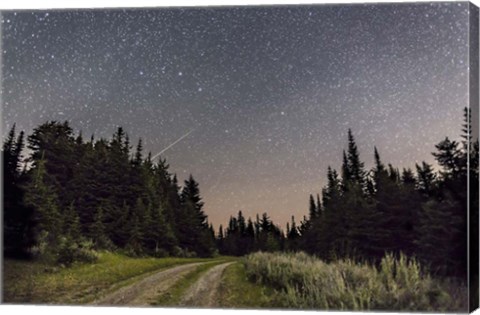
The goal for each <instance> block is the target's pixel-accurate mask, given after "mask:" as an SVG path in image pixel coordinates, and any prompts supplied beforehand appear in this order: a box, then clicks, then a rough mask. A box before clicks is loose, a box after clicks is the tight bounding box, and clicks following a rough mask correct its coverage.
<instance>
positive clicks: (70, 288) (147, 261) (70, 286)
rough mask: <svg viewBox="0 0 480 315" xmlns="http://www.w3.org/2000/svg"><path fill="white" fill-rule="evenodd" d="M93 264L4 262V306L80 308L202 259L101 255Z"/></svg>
mask: <svg viewBox="0 0 480 315" xmlns="http://www.w3.org/2000/svg"><path fill="white" fill-rule="evenodd" d="M99 256H100V257H99V260H98V261H97V262H96V263H93V264H86V263H85V264H74V265H72V266H71V267H69V268H55V267H51V266H48V265H45V264H42V263H40V262H26V261H18V260H9V259H6V260H5V261H4V270H3V271H4V272H3V275H4V283H3V289H4V296H3V301H4V303H36V304H44V303H49V304H50V303H51V304H83V303H87V302H89V301H91V300H93V299H94V298H95V297H97V296H99V294H104V293H106V292H110V291H112V290H115V289H117V288H119V287H121V286H124V285H128V284H130V283H132V282H134V281H136V280H138V279H141V278H143V277H145V276H148V275H149V274H151V273H153V272H156V271H159V270H162V269H166V268H169V267H173V266H177V265H181V264H186V263H192V262H202V261H211V259H203V258H131V257H127V256H124V255H121V254H117V253H110V252H102V253H100V254H99Z"/></svg>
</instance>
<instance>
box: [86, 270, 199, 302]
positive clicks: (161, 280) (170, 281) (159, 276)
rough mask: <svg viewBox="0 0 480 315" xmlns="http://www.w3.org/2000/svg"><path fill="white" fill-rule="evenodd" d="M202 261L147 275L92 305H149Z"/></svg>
mask: <svg viewBox="0 0 480 315" xmlns="http://www.w3.org/2000/svg"><path fill="white" fill-rule="evenodd" d="M202 264H204V263H194V264H187V265H181V266H177V267H173V268H170V269H167V270H163V271H160V272H158V273H155V274H153V275H151V276H148V277H146V278H144V279H142V280H140V281H138V282H135V283H134V284H131V285H128V286H126V287H123V288H121V289H119V290H117V291H115V292H112V293H110V294H107V295H106V296H104V297H103V298H100V299H98V300H96V301H94V302H93V303H92V304H93V305H128V306H149V305H150V303H152V302H154V299H155V297H157V296H159V295H160V294H162V293H163V292H166V291H167V290H168V289H169V288H170V287H171V286H173V285H174V284H175V283H176V282H177V281H178V280H180V279H181V278H182V277H183V276H185V275H186V274H188V273H189V272H191V271H193V270H195V268H196V267H197V266H199V265H202Z"/></svg>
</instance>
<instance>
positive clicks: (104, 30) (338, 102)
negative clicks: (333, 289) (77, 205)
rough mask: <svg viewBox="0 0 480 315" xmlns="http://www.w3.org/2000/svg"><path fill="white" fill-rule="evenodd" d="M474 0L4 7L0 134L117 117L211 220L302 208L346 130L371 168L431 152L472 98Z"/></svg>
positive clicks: (411, 161) (97, 129) (279, 215)
mask: <svg viewBox="0 0 480 315" xmlns="http://www.w3.org/2000/svg"><path fill="white" fill-rule="evenodd" d="M468 8H469V4H468V3H466V2H455V3H443V4H442V3H432V4H428V3H418V4H413V3H410V4H407V3H405V4H396V5H387V4H376V5H374V4H368V5H360V4H355V5H315V6H287V7H237V8H189V9H180V8H173V9H141V10H93V11H92V10H83V11H68V10H64V11H5V12H3V13H2V24H1V26H2V47H1V49H2V58H3V61H2V71H3V72H2V75H3V76H2V109H3V113H2V116H3V133H5V131H6V130H8V129H9V128H10V127H11V126H12V124H13V123H17V127H18V128H20V129H24V130H26V131H27V132H31V130H32V129H33V128H34V127H35V126H37V125H39V124H41V123H43V122H45V121H46V120H53V119H54V120H69V121H71V123H72V125H73V127H74V128H75V129H76V130H82V132H83V134H84V135H85V136H89V135H90V134H92V133H94V134H95V136H96V137H110V136H111V135H112V134H113V133H114V131H115V129H116V127H117V126H118V125H121V126H123V127H124V128H125V129H126V130H127V131H128V133H129V136H130V138H131V139H132V142H134V144H135V142H136V140H137V139H138V138H139V137H141V138H142V139H143V140H144V143H145V147H146V150H147V151H151V152H152V153H153V154H155V153H157V152H160V151H161V150H162V149H164V148H166V147H167V146H168V145H169V144H171V143H172V142H174V141H175V140H177V139H179V138H180V137H182V136H183V135H185V134H187V133H188V132H189V131H192V130H193V131H192V132H191V133H190V134H189V135H188V136H186V137H185V138H184V139H182V140H181V141H179V142H178V143H176V144H175V145H174V146H173V147H171V148H170V149H169V150H167V151H166V152H165V153H164V154H163V156H164V157H166V158H167V160H168V162H169V163H170V165H171V168H172V170H173V171H175V172H177V173H178V176H179V178H180V179H182V180H183V179H185V178H186V177H187V176H188V174H189V173H193V175H194V177H195V178H196V179H197V180H198V181H199V182H200V190H201V194H202V196H203V197H204V201H205V211H206V213H207V214H208V215H209V218H210V221H212V222H213V223H214V224H215V225H218V224H220V223H225V222H226V221H227V220H228V217H229V216H230V215H231V214H234V213H236V212H237V211H238V210H243V211H244V213H245V214H246V215H247V216H254V215H255V214H256V213H261V212H264V211H267V212H268V213H269V215H270V216H271V217H272V218H273V219H274V220H275V221H278V222H279V223H281V224H282V225H283V224H284V223H285V222H286V221H287V220H289V217H290V215H291V214H294V215H295V216H296V217H297V221H299V219H300V218H301V217H302V216H303V215H304V214H306V213H307V211H308V195H309V194H310V193H312V194H316V193H319V192H321V188H322V187H323V185H324V184H325V177H326V169H327V166H328V165H331V166H332V167H334V168H339V166H340V162H341V154H342V150H343V148H344V147H345V146H346V134H347V129H348V128H351V129H352V130H353V133H354V135H355V137H356V140H357V142H358V146H359V149H360V153H361V158H362V159H363V160H364V161H365V162H366V165H367V166H368V167H370V166H371V165H372V160H373V146H374V145H376V146H377V147H378V149H379V151H380V154H381V156H382V159H383V160H384V161H385V162H391V163H393V164H394V165H395V166H398V167H414V165H415V162H420V161H422V160H427V161H429V162H433V159H432V157H431V154H430V153H431V152H432V151H433V150H434V144H436V143H438V142H439V141H440V140H442V139H443V138H444V137H445V136H449V137H450V138H457V137H458V135H459V133H460V124H461V120H462V108H463V107H465V106H467V105H468V71H469V69H468Z"/></svg>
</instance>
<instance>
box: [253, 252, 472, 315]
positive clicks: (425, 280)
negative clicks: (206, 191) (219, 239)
mask: <svg viewBox="0 0 480 315" xmlns="http://www.w3.org/2000/svg"><path fill="white" fill-rule="evenodd" d="M244 264H245V267H246V268H245V269H246V273H247V276H248V277H249V279H250V280H252V281H255V282H258V283H262V284H265V285H268V286H271V287H273V288H274V289H276V290H278V291H279V292H280V295H279V296H280V299H279V301H278V302H279V303H280V305H279V306H281V307H289V308H300V309H325V310H390V311H391V310H404V311H437V312H438V311H461V310H462V311H464V310H466V304H465V302H464V301H462V300H460V301H459V300H457V299H454V298H452V297H451V295H450V294H449V293H448V292H451V291H452V289H451V288H448V287H446V286H445V285H443V286H442V283H441V282H439V281H437V280H434V279H432V278H431V277H430V276H429V275H428V274H427V273H424V272H422V270H421V267H420V265H419V264H418V263H417V262H416V261H415V260H412V259H407V258H406V257H405V256H400V257H399V258H398V259H396V258H394V257H393V256H391V255H387V256H385V257H384V258H383V259H382V261H381V263H380V266H379V267H376V266H373V265H370V264H367V263H357V262H354V261H352V260H340V261H336V262H332V263H328V264H327V263H325V262H323V261H322V260H320V259H317V258H315V257H312V256H308V255H306V254H305V253H296V254H293V253H255V254H251V255H249V256H247V257H246V258H245V259H244ZM458 289H459V288H458V287H457V288H456V290H458ZM460 290H461V291H462V292H464V293H465V294H464V296H466V291H465V290H464V289H463V288H461V289H460Z"/></svg>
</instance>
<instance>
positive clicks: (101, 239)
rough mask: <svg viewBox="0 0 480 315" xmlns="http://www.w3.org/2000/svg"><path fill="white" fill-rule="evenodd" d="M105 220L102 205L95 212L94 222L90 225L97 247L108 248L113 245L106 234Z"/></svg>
mask: <svg viewBox="0 0 480 315" xmlns="http://www.w3.org/2000/svg"><path fill="white" fill-rule="evenodd" d="M103 220H104V215H103V209H102V207H98V208H97V211H96V212H95V217H94V219H93V223H92V224H91V226H90V237H91V238H92V240H93V242H94V243H95V247H96V248H99V249H108V248H110V247H111V241H110V239H108V238H107V236H106V232H105V230H106V229H105V224H104V223H103Z"/></svg>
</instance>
